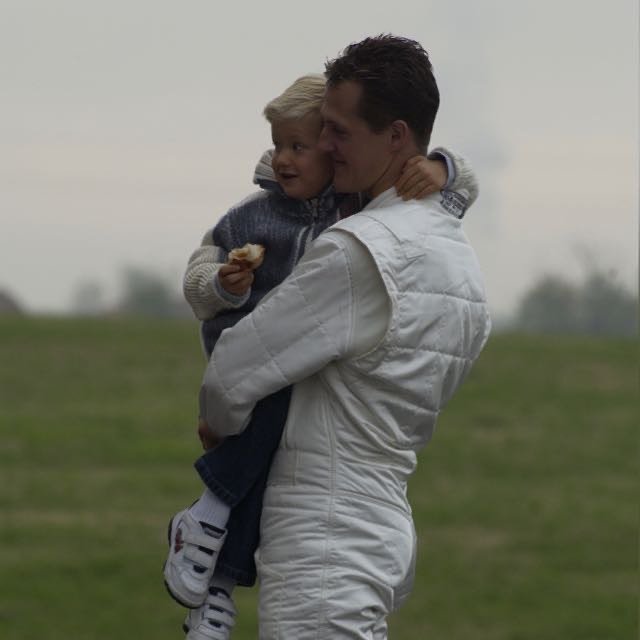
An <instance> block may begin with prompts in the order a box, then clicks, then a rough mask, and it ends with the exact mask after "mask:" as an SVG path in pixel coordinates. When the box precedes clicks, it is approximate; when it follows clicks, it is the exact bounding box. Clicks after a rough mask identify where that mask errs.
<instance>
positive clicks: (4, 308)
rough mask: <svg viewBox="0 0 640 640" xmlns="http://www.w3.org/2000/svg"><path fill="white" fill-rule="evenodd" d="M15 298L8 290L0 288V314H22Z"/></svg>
mask: <svg viewBox="0 0 640 640" xmlns="http://www.w3.org/2000/svg"><path fill="white" fill-rule="evenodd" d="M22 313H23V311H22V308H21V306H20V305H19V304H18V302H17V300H16V299H15V298H14V297H13V296H12V295H11V294H10V293H9V292H8V291H2V290H0V314H12V315H15V314H22Z"/></svg>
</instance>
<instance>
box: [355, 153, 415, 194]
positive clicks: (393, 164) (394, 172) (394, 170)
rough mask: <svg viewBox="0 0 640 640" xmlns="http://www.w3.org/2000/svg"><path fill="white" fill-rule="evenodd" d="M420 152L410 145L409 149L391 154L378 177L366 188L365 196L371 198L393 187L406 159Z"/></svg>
mask: <svg viewBox="0 0 640 640" xmlns="http://www.w3.org/2000/svg"><path fill="white" fill-rule="evenodd" d="M420 153H421V152H420V151H419V150H417V149H414V148H413V147H411V148H409V149H403V150H402V151H400V152H398V153H397V154H396V155H395V156H393V157H392V158H391V160H390V162H389V164H388V165H387V167H386V168H385V170H384V171H383V172H382V174H381V175H380V177H379V178H378V179H377V180H376V181H375V183H374V184H373V185H372V186H371V188H370V189H368V190H367V196H369V197H370V198H371V199H372V200H373V199H374V198H375V197H377V196H379V195H380V194H381V193H383V192H385V191H386V190H387V189H390V188H391V187H393V185H394V184H395V183H396V182H397V181H398V178H399V177H400V176H401V175H402V170H403V168H404V165H405V163H406V162H407V160H408V159H409V158H412V157H413V156H416V155H419V154H420Z"/></svg>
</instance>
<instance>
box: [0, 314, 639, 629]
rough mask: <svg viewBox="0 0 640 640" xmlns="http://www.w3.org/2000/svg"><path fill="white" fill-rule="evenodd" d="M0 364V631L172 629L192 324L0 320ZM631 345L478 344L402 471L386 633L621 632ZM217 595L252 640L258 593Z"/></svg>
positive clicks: (627, 610) (629, 504) (191, 484)
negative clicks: (403, 594)
mask: <svg viewBox="0 0 640 640" xmlns="http://www.w3.org/2000/svg"><path fill="white" fill-rule="evenodd" d="M0 363H1V364H0V474H1V475H0V478H1V480H2V481H1V482H0V542H1V543H2V544H1V546H0V638H2V639H3V640H32V639H33V640H35V639H37V640H42V639H43V638H45V639H46V640H59V639H60V640H61V639H65V640H68V639H69V638H76V639H78V640H93V639H98V638H101V639H103V638H104V639H106V638H123V639H127V640H128V639H129V638H135V639H136V640H146V639H148V640H165V639H166V640H169V639H171V638H181V637H183V635H182V632H181V629H180V625H181V622H182V618H183V610H182V609H180V607H178V606H177V605H175V604H174V603H173V601H171V600H170V599H169V597H168V596H167V595H166V593H165V591H164V586H163V584H162V579H161V569H162V564H163V562H164V557H165V549H166V524H167V519H168V517H169V515H171V514H172V513H174V512H175V511H177V510H178V509H180V508H182V507H183V506H184V505H185V504H187V503H188V502H189V501H190V500H191V499H192V498H194V497H196V496H197V495H198V494H199V492H200V487H199V485H198V480H197V478H196V476H195V473H194V472H192V470H191V464H192V461H193V459H194V457H195V456H196V455H197V454H198V445H197V442H196V438H195V416H196V401H195V396H196V390H197V388H198V385H199V382H200V377H201V373H202V370H203V366H204V361H203V359H202V355H201V353H200V347H199V343H198V338H197V331H196V327H195V324H193V323H188V322H187V323H185V322H160V321H153V322H149V321H145V320H140V319H136V320H123V319H113V320H84V321H78V320H71V319H55V318H36V319H19V318H18V319H11V318H2V317H0ZM637 363H638V351H637V345H636V343H635V342H631V341H616V340H594V339H585V338H563V339H560V338H539V337H536V338H533V337H523V336H498V337H495V338H493V339H492V340H491V341H490V343H489V345H488V347H487V349H486V352H485V353H484V355H483V357H482V358H481V361H480V362H479V363H478V365H477V367H476V369H475V370H474V371H473V373H472V375H471V377H470V379H469V380H468V382H467V383H466V385H465V387H464V388H463V390H462V391H461V392H460V393H459V395H458V396H457V397H456V398H454V400H453V401H452V404H451V406H450V407H448V408H447V409H446V410H445V411H444V413H443V415H442V417H441V420H440V423H439V427H438V431H437V433H436V436H435V438H434V441H433V442H432V443H431V445H430V446H429V447H428V448H427V449H426V450H425V451H424V452H423V453H422V454H421V458H420V465H419V469H418V472H417V473H416V475H415V476H414V478H413V482H412V484H411V486H410V494H411V501H412V504H413V505H414V514H415V520H416V527H417V530H418V535H419V538H420V548H419V562H418V574H417V580H416V587H415V590H414V593H413V596H412V598H411V599H410V601H409V603H408V604H407V605H406V606H405V608H404V609H403V610H402V611H400V612H399V613H397V614H396V615H395V616H394V617H393V618H392V620H391V622H390V628H391V631H390V636H391V638H395V639H397V640H404V639H413V638H416V639H417V638H419V639H422V638H425V639H433V640H463V639H464V640H470V639H473V640H485V639H486V640H631V639H632V638H634V639H635V638H637V620H638V615H637V614H638V574H637V568H638V566H637V565H638V562H637V561H638V482H637V480H638V430H637V428H638V424H639V422H640V421H639V420H638V417H639V416H638V403H637V392H638V367H637ZM236 601H237V604H238V606H239V609H240V618H239V622H238V627H237V632H236V633H235V634H234V638H235V639H236V640H249V639H250V640H255V638H256V637H257V633H256V629H257V622H256V615H255V602H256V591H255V590H242V589H239V590H237V591H236ZM292 640H295V639H292Z"/></svg>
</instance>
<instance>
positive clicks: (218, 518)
mask: <svg viewBox="0 0 640 640" xmlns="http://www.w3.org/2000/svg"><path fill="white" fill-rule="evenodd" d="M189 513H190V514H191V515H192V516H193V517H194V518H195V519H196V520H198V522H204V523H205V524H208V525H211V526H212V527H216V528H217V529H222V530H224V529H226V527H227V521H228V520H229V514H230V513H231V507H230V506H229V505H228V504H227V503H226V502H223V501H222V500H221V499H220V498H218V496H217V495H216V494H215V493H213V492H212V491H209V489H205V490H204V493H203V494H202V495H201V496H200V499H199V500H198V501H197V502H195V503H194V504H193V505H191V508H190V509H189Z"/></svg>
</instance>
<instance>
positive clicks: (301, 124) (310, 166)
mask: <svg viewBox="0 0 640 640" xmlns="http://www.w3.org/2000/svg"><path fill="white" fill-rule="evenodd" d="M321 130H322V119H321V117H320V115H319V114H315V113H309V114H307V115H306V116H305V117H304V118H300V119H299V120H285V121H283V122H277V123H273V124H272V125H271V136H272V138H273V146H274V147H275V151H274V154H273V158H272V160H271V166H272V167H273V171H274V173H275V175H276V180H277V181H278V183H279V184H280V186H281V187H282V188H283V189H284V192H285V193H286V194H287V195H288V196H289V197H290V198H296V199H297V200H307V199H309V198H313V197H315V196H317V195H318V194H319V193H320V192H321V191H322V190H323V189H324V188H325V187H327V186H328V185H329V183H330V182H331V180H332V179H333V161H332V160H331V156H330V155H329V154H328V153H325V152H324V151H320V149H318V137H319V135H320V131H321Z"/></svg>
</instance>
